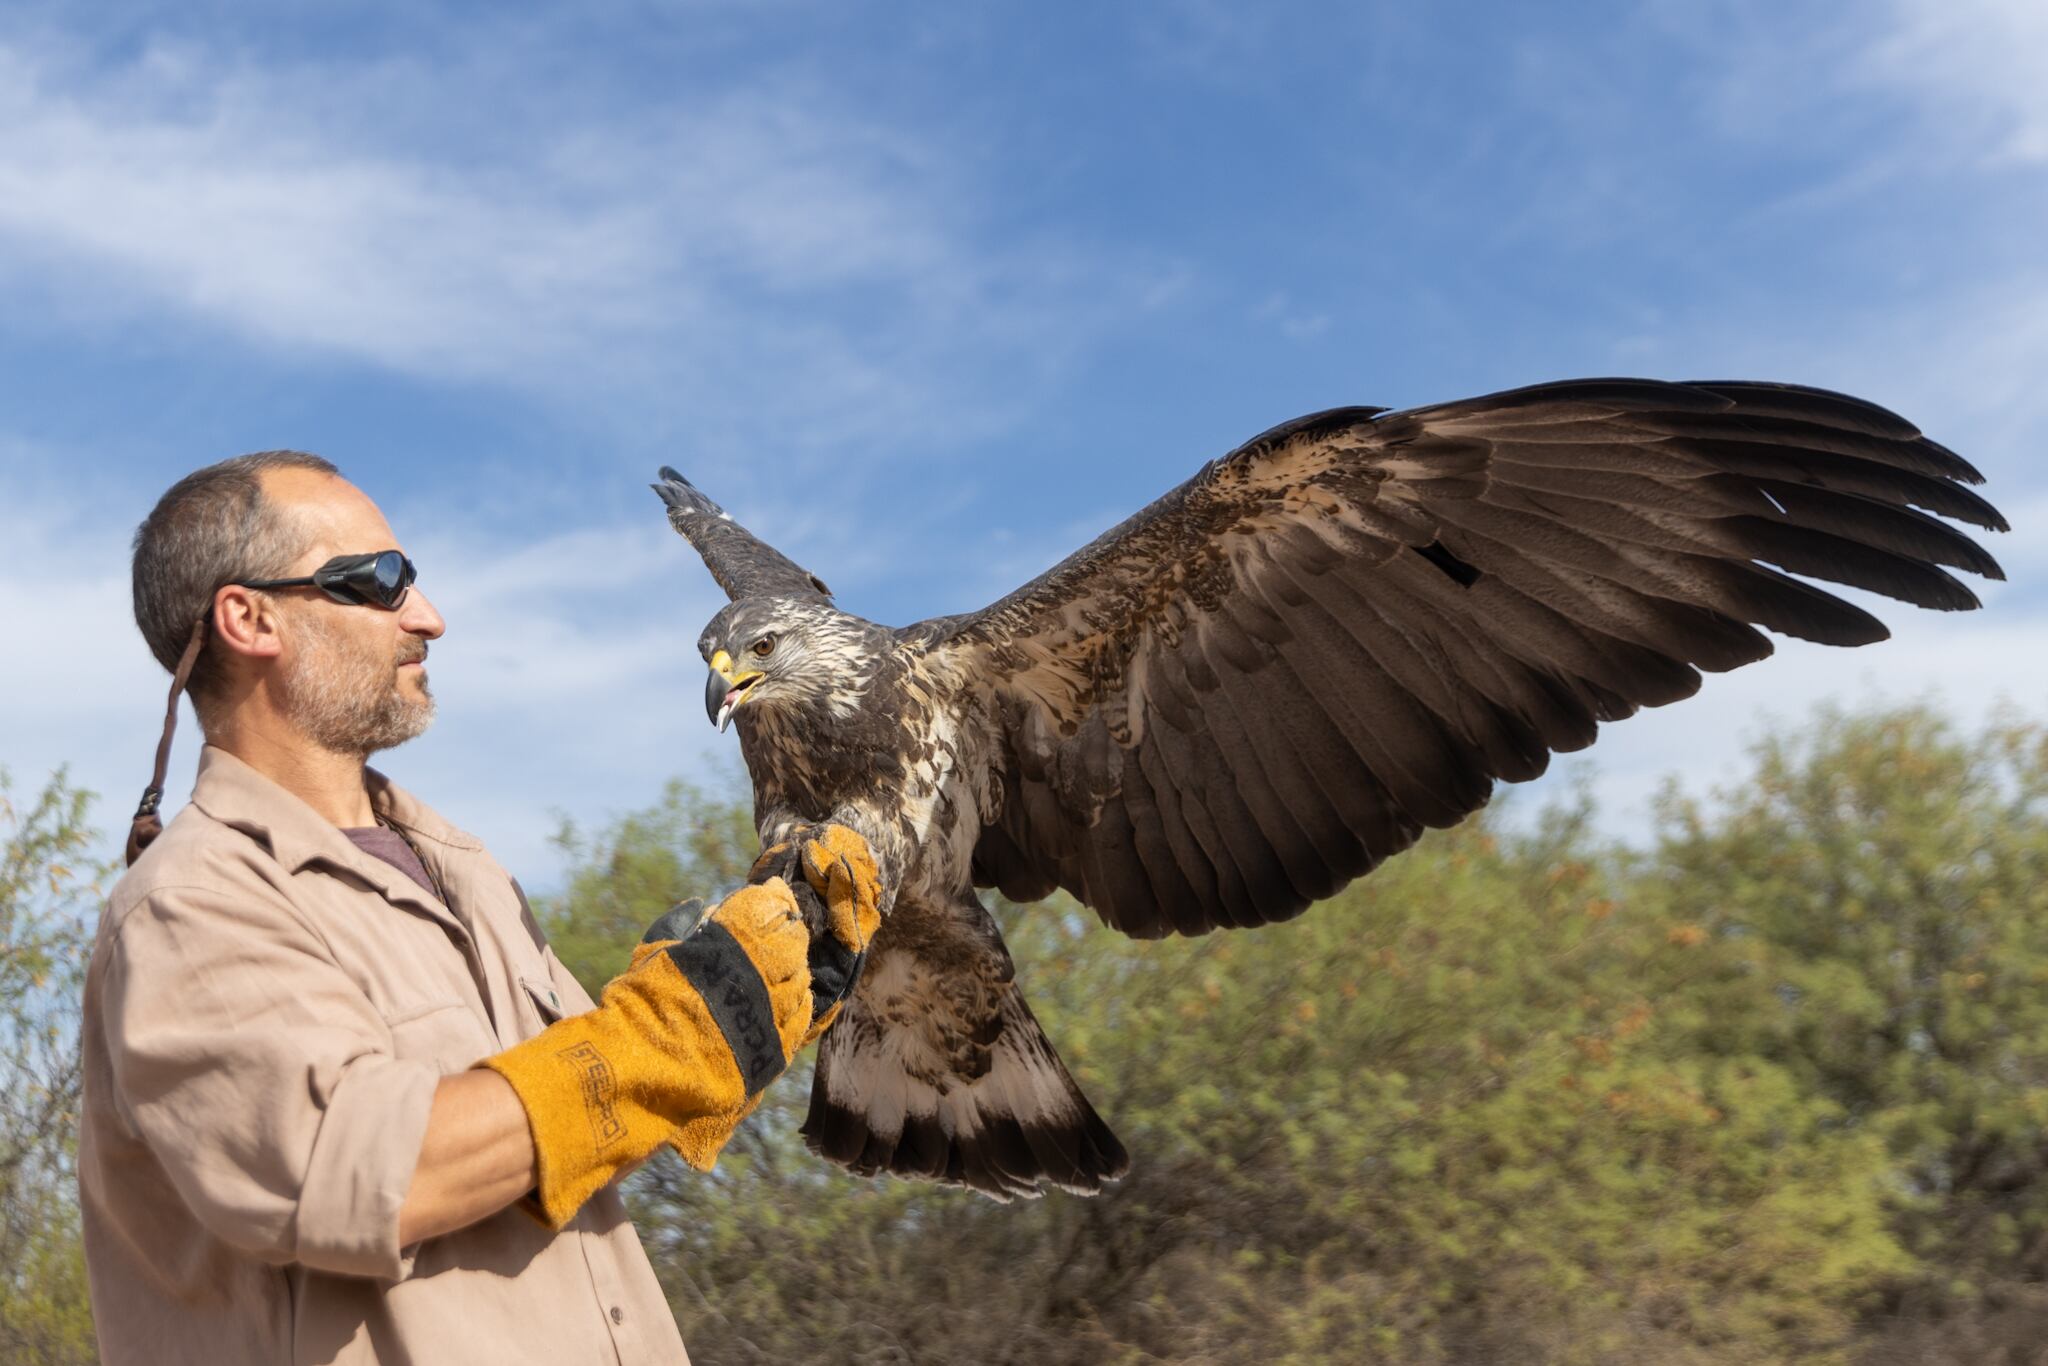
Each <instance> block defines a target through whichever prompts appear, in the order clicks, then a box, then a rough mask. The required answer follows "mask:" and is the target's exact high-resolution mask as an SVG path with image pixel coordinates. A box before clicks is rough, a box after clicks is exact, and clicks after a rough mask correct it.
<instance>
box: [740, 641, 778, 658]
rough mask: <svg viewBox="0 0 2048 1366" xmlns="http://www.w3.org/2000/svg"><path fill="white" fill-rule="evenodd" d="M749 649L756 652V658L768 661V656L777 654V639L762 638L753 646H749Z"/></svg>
mask: <svg viewBox="0 0 2048 1366" xmlns="http://www.w3.org/2000/svg"><path fill="white" fill-rule="evenodd" d="M747 648H749V649H751V650H752V651H753V652H754V655H755V657H756V658H759V659H766V658H767V657H768V656H770V655H772V654H774V653H775V637H774V636H762V637H761V638H760V639H759V640H757V641H755V642H754V643H753V644H752V645H750V646H748V647H747Z"/></svg>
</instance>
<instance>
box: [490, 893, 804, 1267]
mask: <svg viewBox="0 0 2048 1366" xmlns="http://www.w3.org/2000/svg"><path fill="white" fill-rule="evenodd" d="M692 905H694V903H692ZM689 910H690V907H677V908H676V909H675V910H673V911H671V912H669V913H668V914H667V915H665V916H663V917H662V918H661V919H660V920H657V921H655V922H654V926H653V928H652V929H650V930H649V931H648V933H647V939H646V940H645V941H643V942H642V944H641V946H640V947H639V948H638V949H636V950H634V953H633V961H632V965H631V966H630V967H628V968H627V969H626V971H625V972H624V973H622V974H620V975H619V976H618V977H616V978H614V979H613V980H612V982H611V984H610V985H608V986H607V987H605V989H604V995H603V998H602V999H601V1000H600V1001H599V1003H598V1005H597V1008H596V1009H594V1010H589V1011H585V1012H584V1013H583V1014H581V1015H576V1016H572V1017H570V1018H569V1019H566V1020H559V1021H557V1022H555V1023H554V1024H552V1025H549V1026H548V1027H547V1028H546V1029H544V1030H542V1031H541V1032H540V1033H539V1034H536V1035H534V1036H533V1037H532V1038H530V1039H528V1040H526V1041H525V1042H524V1043H521V1044H517V1045H515V1046H514V1047H512V1048H508V1049H506V1050H505V1051H504V1052H502V1053H499V1054H497V1055H495V1056H493V1057H489V1058H485V1059H484V1060H483V1061H482V1062H480V1063H478V1064H477V1065H478V1066H479V1067H488V1068H490V1069H491V1070H492V1071H494V1072H496V1073H498V1075H500V1076H502V1077H504V1078H505V1080H506V1081H508V1082H510V1083H511V1084H512V1089H513V1091H514V1092H516V1093H517V1094H518V1096H519V1102H520V1104H521V1105H523V1106H525V1107H526V1118H527V1123H528V1125H529V1126H530V1127H531V1129H532V1131H533V1148H534V1154H535V1163H536V1166H537V1168H538V1170H539V1173H540V1175H539V1181H538V1183H537V1189H536V1196H537V1199H538V1203H539V1206H540V1212H541V1216H542V1218H543V1219H544V1220H545V1222H546V1223H547V1224H548V1225H549V1226H550V1227H552V1228H560V1227H561V1226H562V1225H563V1224H566V1223H567V1222H568V1221H569V1220H570V1219H571V1218H572V1217H573V1216H574V1215H575V1213H576V1211H577V1210H578V1209H580V1208H581V1207H582V1205H583V1202H584V1201H585V1200H588V1199H589V1198H590V1197H591V1196H592V1195H594V1194H595V1193H596V1192H597V1191H598V1190H600V1189H602V1188H603V1187H604V1186H605V1185H607V1184H608V1183H609V1182H610V1181H611V1180H612V1179H613V1178H614V1177H615V1176H616V1175H617V1174H618V1173H619V1171H620V1170H621V1169H623V1168H625V1167H628V1166H631V1165H632V1164H634V1163H636V1162H639V1161H641V1160H642V1159H643V1158H645V1157H647V1156H648V1154H650V1153H652V1152H653V1151H654V1150H655V1149H656V1148H658V1147H660V1146H661V1145H662V1144H663V1143H670V1144H672V1145H673V1146H674V1147H675V1148H676V1150H677V1151H678V1152H680V1153H682V1155H683V1157H684V1158H685V1159H687V1160H688V1161H689V1163H690V1164H691V1165H692V1166H694V1167H696V1168H698V1169H699V1170H709V1169H710V1167H711V1164H712V1163H713V1161H714V1160H716V1158H717V1156H718V1152H719V1149H721V1148H723V1147H724V1146H725V1143H726V1140H728V1139H729V1138H731V1137H732V1131H733V1128H734V1127H735V1126H736V1125H737V1124H738V1123H739V1122H740V1120H741V1119H743V1118H744V1117H745V1116H746V1114H747V1113H748V1112H749V1111H750V1110H752V1108H753V1102H754V1101H755V1100H756V1099H758V1097H759V1096H760V1094H761V1091H762V1088H764V1087H766V1086H767V1085H768V1083H769V1082H771V1081H773V1080H775V1078H776V1077H778V1076H780V1075H782V1073H783V1071H784V1069H786V1068H787V1067H788V1066H789V1059H790V1057H791V1055H793V1054H794V1053H795V1052H796V1050H797V1049H798V1048H799V1047H801V1046H802V1041H803V1037H804V1032H805V1030H806V1029H807V1028H808V1027H809V1025H810V1023H811V1016H812V1013H813V1012H812V1009H811V974H810V968H809V965H808V964H807V963H806V961H805V959H806V956H807V951H808V947H809V935H808V933H807V932H806V930H805V926H804V922H803V917H802V914H801V913H800V911H799V909H798V906H797V901H796V897H795V894H794V893H792V892H791V891H790V888H789V885H788V884H787V883H786V882H784V881H782V880H781V879H780V878H772V879H770V880H768V881H767V882H765V883H762V884H759V885H755V886H748V887H742V888H741V889H740V890H739V891H737V892H734V893H733V894H732V895H731V896H729V897H727V898H726V899H725V900H724V901H722V902H720V903H719V904H718V906H717V907H716V908H715V909H714V910H713V911H712V912H711V914H710V915H708V916H706V917H705V918H704V919H703V921H702V922H701V923H699V924H698V925H697V926H696V928H695V929H694V930H691V929H689V928H688V919H689Z"/></svg>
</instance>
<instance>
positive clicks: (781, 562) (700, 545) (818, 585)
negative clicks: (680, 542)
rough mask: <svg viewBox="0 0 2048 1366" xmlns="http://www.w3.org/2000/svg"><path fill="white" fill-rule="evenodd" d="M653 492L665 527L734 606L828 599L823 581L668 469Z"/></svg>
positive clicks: (663, 471)
mask: <svg viewBox="0 0 2048 1366" xmlns="http://www.w3.org/2000/svg"><path fill="white" fill-rule="evenodd" d="M660 479H661V482H660V483H658V484H654V485H652V486H651V487H652V488H653V489H654V491H655V492H656V493H658V494H660V495H661V501H662V502H664V503H666V504H668V524H669V525H670V526H672V527H674V528H675V529H676V530H677V531H678V532H680V533H681V534H682V537H683V539H684V540H686V541H688V542H689V543H690V544H691V545H692V546H694V547H696V550H697V553H698V554H699V555H702V556H703V557H704V567H705V568H707V569H709V570H710V571H711V577H712V578H714V579H716V580H717V581H718V586H719V587H720V588H723V589H724V590H725V595H726V597H728V598H731V599H732V600H734V601H735V602H737V601H738V600H739V599H741V598H756V597H806V598H816V597H822V598H828V599H829V598H830V597H831V596H832V590H831V589H829V588H827V587H826V586H825V581H824V580H823V579H821V578H819V577H818V576H817V575H816V574H813V573H811V571H810V570H808V569H805V568H803V567H802V566H800V565H798V564H797V563H796V562H795V561H794V560H791V559H790V558H789V557H788V556H787V555H784V554H783V553H782V552H781V551H779V550H777V549H776V548H775V547H774V546H772V545H769V544H768V543H767V542H765V541H762V540H759V539H757V538H756V537H755V535H754V533H753V532H751V531H748V530H747V529H746V528H745V527H743V526H741V525H740V524H739V523H738V522H735V521H734V520H733V519H732V514H731V513H729V512H727V511H726V510H725V509H724V508H722V507H720V506H719V505H718V504H716V503H714V502H712V501H711V500H710V499H709V498H706V497H705V496H704V495H703V494H701V493H699V492H698V491H697V486H696V485H695V484H692V483H691V482H690V481H689V480H687V479H685V478H683V476H682V475H680V474H677V473H676V472H675V471H674V470H672V469H670V468H669V467H668V466H666V465H663V466H662V467H661V475H660Z"/></svg>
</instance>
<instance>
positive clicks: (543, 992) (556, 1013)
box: [519, 975, 568, 1035]
mask: <svg viewBox="0 0 2048 1366" xmlns="http://www.w3.org/2000/svg"><path fill="white" fill-rule="evenodd" d="M519 986H520V988H521V991H520V994H521V996H522V997H523V998H524V999H523V1000H522V1001H521V1005H522V1006H523V1007H524V1008H525V1009H527V1010H531V1011H532V1013H533V1018H532V1019H531V1020H530V1021H528V1022H527V1023H528V1024H529V1025H530V1026H531V1028H530V1029H529V1031H528V1033H529V1035H532V1034H538V1033H540V1031H541V1030H543V1029H546V1028H547V1027H548V1026H549V1025H551V1024H553V1023H554V1022H555V1021H557V1020H559V1019H561V1018H562V1017H563V1016H564V1015H566V1014H568V1010H567V1009H566V1004H565V1002H564V1001H563V1000H562V993H561V992H560V991H558V990H557V989H556V988H555V984H554V983H553V982H552V981H550V980H549V979H548V978H546V977H533V976H526V975H522V976H521V977H520V979H519Z"/></svg>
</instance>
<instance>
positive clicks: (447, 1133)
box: [398, 1070, 535, 1247]
mask: <svg viewBox="0 0 2048 1366" xmlns="http://www.w3.org/2000/svg"><path fill="white" fill-rule="evenodd" d="M534 1176H535V1168H534V1154H533V1133H532V1130H531V1129H530V1128H529V1126H528V1124H527V1121H526V1109H525V1107H523V1106H522V1105H520V1103H519V1097H518V1095H517V1094H516V1093H515V1092H514V1091H513V1090H512V1086H511V1084H510V1083H509V1082H507V1081H506V1080H505V1079H504V1078H503V1077H501V1076H499V1075H498V1074H497V1073H496V1072H489V1071H481V1070H479V1071H470V1072H457V1073H455V1074H454V1075H452V1076H447V1077H443V1078H442V1079H441V1083H440V1085H438V1086H436V1087H435V1088H434V1106H433V1109H432V1110H430V1111H429V1112H428V1114H427V1137H426V1141H425V1142H423V1143H422V1144H421V1145H420V1160H419V1164H418V1165H417V1166H416V1167H415V1168H414V1169H413V1174H412V1185H411V1186H410V1187H408V1188H407V1189H406V1193H405V1204H404V1205H402V1206H401V1207H400V1208H399V1211H398V1245H399V1246H400V1247H411V1246H412V1245H413V1244H414V1243H417V1242H420V1241H421V1240H422V1239H426V1238H436V1237H439V1236H440V1235H441V1234H443V1233H453V1232H454V1231H455V1230H456V1229H459V1228H467V1227H468V1226H469V1225H471V1224H473V1223H475V1222H476V1221H477V1220H479V1219H483V1218H487V1217H489V1216H490V1215H493V1214H496V1213H497V1212H498V1211H499V1210H501V1209H503V1208H505V1206H507V1205H509V1204H511V1203H512V1202H513V1201H515V1200H517V1199H518V1198H519V1197H520V1196H522V1195H524V1194H526V1193H527V1192H528V1191H530V1190H532V1189H533V1183H534Z"/></svg>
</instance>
